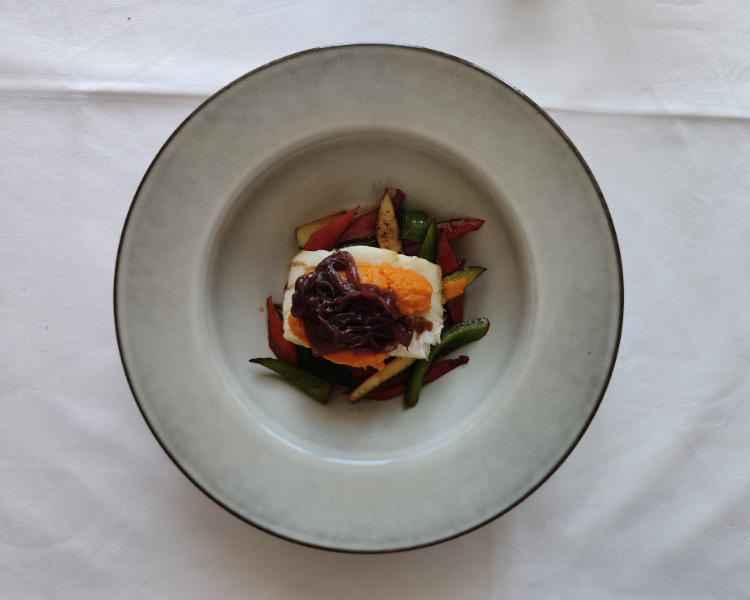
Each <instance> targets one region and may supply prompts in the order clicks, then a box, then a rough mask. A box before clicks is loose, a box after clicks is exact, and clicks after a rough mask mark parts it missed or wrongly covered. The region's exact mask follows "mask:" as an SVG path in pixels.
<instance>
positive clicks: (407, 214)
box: [401, 210, 430, 242]
mask: <svg viewBox="0 0 750 600" xmlns="http://www.w3.org/2000/svg"><path fill="white" fill-rule="evenodd" d="M429 227H430V221H429V219H428V218H427V213H426V212H424V211H423V210H415V211H404V212H403V220H402V221H401V239H402V240H409V241H410V242H421V241H422V240H423V239H424V236H425V235H426V234H427V230H428V229H429Z"/></svg>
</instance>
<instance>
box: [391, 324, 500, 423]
mask: <svg viewBox="0 0 750 600" xmlns="http://www.w3.org/2000/svg"><path fill="white" fill-rule="evenodd" d="M489 328H490V322H489V320H488V319H472V320H471V321H465V322H464V323H459V324H457V325H453V327H451V328H450V329H448V330H447V331H445V332H444V333H443V335H442V336H441V337H440V341H439V342H438V343H437V344H435V345H434V346H433V347H432V349H431V350H430V354H429V356H428V357H427V358H426V359H424V360H420V361H418V362H417V363H416V364H415V365H414V366H413V367H412V369H411V372H410V374H409V380H408V381H407V383H406V392H405V394H404V402H405V404H406V408H412V407H413V406H416V405H417V402H419V392H420V391H421V389H422V385H423V384H424V378H425V375H426V374H427V370H428V369H429V368H430V365H431V364H432V361H433V360H434V359H435V357H437V356H441V355H443V354H448V353H449V352H452V351H453V350H455V349H456V348H459V347H461V346H463V345H464V344H468V343H470V342H475V341H476V340H478V339H481V338H483V337H484V336H485V335H486V334H487V331H488V330H489Z"/></svg>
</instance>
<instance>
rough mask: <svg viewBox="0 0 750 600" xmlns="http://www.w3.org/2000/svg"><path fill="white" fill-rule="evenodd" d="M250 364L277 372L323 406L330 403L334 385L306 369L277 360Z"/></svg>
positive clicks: (266, 359)
mask: <svg viewBox="0 0 750 600" xmlns="http://www.w3.org/2000/svg"><path fill="white" fill-rule="evenodd" d="M250 362H251V363H255V364H257V365H261V366H263V367H266V368H267V369H271V370H272V371H275V372H276V373H278V374H279V375H281V376H282V377H284V378H285V379H288V380H289V381H290V382H291V383H293V384H294V385H296V386H297V387H298V388H300V389H301V390H303V391H304V392H307V393H308V394H309V395H310V396H312V397H313V398H315V400H317V401H318V402H320V403H321V404H325V403H326V402H328V397H329V396H330V395H331V390H333V384H332V383H330V382H328V381H326V380H325V379H322V378H320V377H318V376H317V375H313V374H312V373H310V372H309V371H308V370H307V369H305V368H304V367H301V366H300V365H297V364H294V363H291V362H287V361H285V360H278V359H276V358H252V359H250Z"/></svg>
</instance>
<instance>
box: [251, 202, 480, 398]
mask: <svg viewBox="0 0 750 600" xmlns="http://www.w3.org/2000/svg"><path fill="white" fill-rule="evenodd" d="M404 198H405V196H404V193H403V192H402V191H401V190H396V192H395V194H393V196H391V194H390V193H389V192H388V190H386V192H385V194H384V195H383V198H382V200H381V201H380V204H379V206H377V207H375V208H372V209H370V210H365V211H362V213H360V214H359V215H358V213H359V208H360V207H356V208H354V209H352V210H350V211H341V212H339V213H336V214H332V215H329V216H327V217H323V218H321V219H318V220H316V221H312V222H310V223H306V224H304V225H301V226H300V227H297V229H296V236H297V243H298V245H299V247H300V249H301V251H300V252H299V253H298V254H297V255H296V256H295V257H294V258H293V259H292V262H291V267H290V271H289V275H288V279H287V285H286V288H285V292H284V298H283V301H282V302H281V303H279V304H277V303H275V302H274V300H273V298H272V297H271V296H269V297H268V299H267V301H266V310H267V315H268V345H269V347H270V349H271V352H272V353H273V354H274V356H275V358H254V359H252V360H251V361H250V362H252V363H255V364H259V365H261V366H264V367H266V368H268V369H271V370H272V371H275V372H276V373H278V374H279V375H281V376H283V377H285V378H286V379H287V380H289V381H290V382H291V383H293V384H295V385H296V386H298V387H299V388H301V389H302V390H304V391H305V392H307V393H308V394H309V395H310V396H312V397H313V398H315V399H316V400H318V401H319V402H321V403H323V404H325V403H326V402H327V401H328V398H329V396H330V394H331V392H332V391H333V389H334V388H335V387H338V388H340V389H342V390H344V391H345V392H346V394H347V395H348V398H349V400H350V401H352V402H356V401H358V400H361V399H363V398H366V399H371V400H388V399H391V398H395V397H397V396H401V395H403V397H404V403H405V406H406V407H407V408H411V407H413V406H415V405H416V404H417V402H418V400H419V395H420V391H421V389H422V386H423V385H425V384H427V383H429V382H431V381H434V380H435V379H438V378H439V377H442V376H443V375H445V374H446V373H449V372H450V371H452V370H453V369H455V368H456V367H459V366H461V365H464V364H466V363H467V362H469V357H468V356H466V355H461V356H458V357H454V358H442V359H440V360H438V359H439V358H440V357H442V356H444V355H446V354H448V353H450V352H453V351H454V350H456V349H458V348H460V347H461V346H463V345H465V344H468V343H470V342H473V341H476V340H478V339H480V338H482V337H484V335H485V334H486V333H487V331H488V329H489V325H490V324H489V321H488V320H487V319H483V318H480V319H471V320H468V321H465V320H464V314H463V312H464V294H465V288H466V287H467V286H468V285H469V284H471V283H472V282H473V281H475V280H476V279H477V278H478V277H479V276H480V275H481V274H482V273H483V272H484V271H485V269H484V267H465V266H464V261H463V260H461V261H459V260H457V259H456V256H455V255H454V253H453V249H452V247H451V243H452V242H453V241H454V240H456V239H458V238H459V237H461V236H463V235H466V234H467V233H469V232H472V231H476V230H477V229H479V228H480V227H481V226H482V225H483V224H484V221H483V220H481V219H452V220H448V221H443V222H440V223H438V222H436V221H435V220H434V219H431V218H430V217H429V216H428V215H427V213H426V212H425V211H422V210H414V211H411V210H406V209H405V208H404V206H403V204H404Z"/></svg>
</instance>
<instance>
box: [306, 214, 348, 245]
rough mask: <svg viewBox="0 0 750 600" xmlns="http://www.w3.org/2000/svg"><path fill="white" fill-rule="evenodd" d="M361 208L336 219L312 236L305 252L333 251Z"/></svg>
mask: <svg viewBox="0 0 750 600" xmlns="http://www.w3.org/2000/svg"><path fill="white" fill-rule="evenodd" d="M358 210H359V206H358V207H357V208H353V209H351V210H350V211H349V212H348V213H345V214H343V215H341V216H340V217H339V218H338V219H334V220H333V221H331V222H330V223H328V225H326V226H325V227H321V228H320V229H318V230H317V231H316V232H315V233H313V234H312V235H311V236H310V239H309V240H307V243H306V244H305V248H304V249H305V250H333V245H334V244H335V243H336V240H338V239H339V237H340V236H341V234H342V233H344V230H345V229H346V228H347V227H349V223H351V221H352V219H353V218H354V215H355V214H357V211H358Z"/></svg>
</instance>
